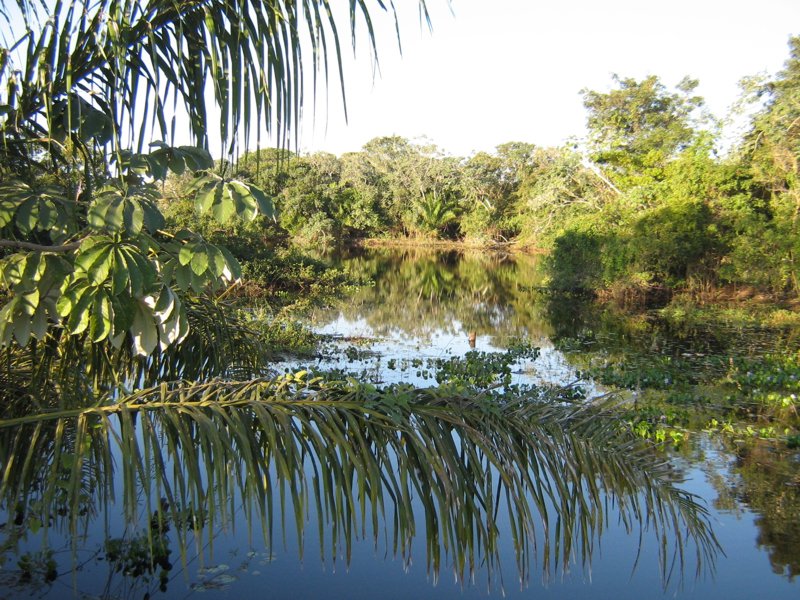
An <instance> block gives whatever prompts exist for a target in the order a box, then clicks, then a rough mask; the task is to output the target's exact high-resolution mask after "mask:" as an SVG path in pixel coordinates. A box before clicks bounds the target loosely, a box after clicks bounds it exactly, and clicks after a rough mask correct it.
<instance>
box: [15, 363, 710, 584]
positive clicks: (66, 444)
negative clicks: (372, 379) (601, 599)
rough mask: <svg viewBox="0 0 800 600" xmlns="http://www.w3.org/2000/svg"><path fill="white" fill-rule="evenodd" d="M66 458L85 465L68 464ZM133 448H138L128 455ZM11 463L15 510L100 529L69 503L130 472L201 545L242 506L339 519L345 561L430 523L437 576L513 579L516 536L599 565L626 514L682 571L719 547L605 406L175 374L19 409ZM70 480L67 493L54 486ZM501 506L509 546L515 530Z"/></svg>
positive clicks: (398, 545)
mask: <svg viewBox="0 0 800 600" xmlns="http://www.w3.org/2000/svg"><path fill="white" fill-rule="evenodd" d="M114 415H117V417H116V418H115V417H114ZM134 417H135V418H134ZM89 425H91V427H90V426H89ZM31 440H33V443H31ZM65 453H71V454H74V456H75V457H76V458H75V462H72V463H71V464H72V465H75V464H79V465H81V467H80V469H77V468H73V469H72V470H69V471H65V470H64V467H63V463H64V461H63V460H61V459H60V458H59V457H60V456H64V455H65ZM116 453H121V455H122V457H123V460H122V461H120V462H119V463H118V464H117V465H114V464H113V463H112V462H111V461H110V458H109V457H111V456H113V455H114V454H116ZM40 457H46V458H45V460H41V458H40ZM0 462H1V464H2V465H3V467H4V469H3V479H2V482H1V483H0V502H2V505H3V506H4V507H5V508H6V509H7V510H11V509H12V507H15V506H24V507H32V506H41V511H42V512H41V514H38V515H37V518H38V519H39V521H40V522H41V523H43V524H47V523H51V522H52V523H58V522H63V521H64V520H65V519H66V520H67V522H68V525H69V527H70V528H71V529H74V530H78V529H79V527H81V526H85V524H81V523H80V521H81V519H83V520H86V519H88V518H90V517H88V516H81V511H80V510H78V511H75V510H70V511H69V512H68V513H66V516H59V515H60V514H64V513H63V512H62V513H59V508H60V507H61V506H63V503H64V502H66V503H67V505H69V506H74V507H78V505H79V504H80V503H81V502H84V503H85V502H87V500H86V499H85V498H86V495H85V494H84V495H83V496H81V498H82V499H81V500H76V495H79V494H81V490H85V488H86V485H87V477H89V476H91V478H92V479H91V481H93V482H96V484H95V485H97V486H98V489H97V497H96V499H92V500H90V501H89V502H90V503H91V506H86V507H85V508H86V510H85V511H83V512H85V514H86V515H91V514H94V512H95V511H96V510H97V509H98V506H97V503H101V502H109V501H110V498H111V497H112V495H113V494H112V492H113V488H112V487H109V486H111V485H112V483H111V482H112V476H113V475H115V476H116V477H117V478H118V479H119V480H120V481H122V482H123V492H122V494H121V502H122V512H123V513H124V514H125V515H127V518H128V519H129V520H130V521H131V522H132V523H134V522H136V519H137V518H141V517H139V515H140V514H141V512H142V509H144V511H145V517H146V518H150V516H152V513H153V510H154V508H153V507H156V506H159V502H158V499H159V498H162V497H163V498H165V499H166V503H167V505H168V506H169V507H170V519H171V525H172V527H173V529H174V530H175V531H176V532H178V537H179V538H180V544H181V548H182V552H184V553H185V551H186V547H187V544H188V543H189V534H192V535H193V536H194V538H195V539H196V540H200V541H201V542H202V541H203V540H206V541H212V539H213V536H212V533H211V532H213V531H215V530H216V528H218V527H219V526H220V525H224V524H226V523H227V524H229V523H230V521H231V520H232V519H233V518H234V515H235V514H236V513H237V508H238V506H240V505H241V506H243V507H244V510H243V514H244V515H245V519H246V521H247V523H246V524H247V527H248V528H249V529H252V528H256V529H257V528H258V524H259V523H260V524H261V531H262V535H263V536H264V538H265V542H266V543H268V544H272V543H274V539H273V538H274V535H275V532H276V531H278V530H283V531H284V534H283V535H285V533H286V531H292V530H293V531H294V534H295V535H296V536H297V538H298V539H299V540H301V541H302V540H303V533H304V528H305V522H306V516H305V515H306V511H307V510H309V509H310V508H311V507H313V508H314V511H315V512H316V515H317V519H318V521H319V524H320V525H323V526H324V527H321V528H320V538H319V540H318V543H319V552H320V555H321V556H322V557H323V558H325V557H329V558H330V559H331V560H335V557H336V556H338V555H344V556H345V557H346V560H349V556H350V551H351V547H352V544H353V542H354V540H356V539H359V538H361V537H368V538H369V537H371V538H373V539H374V541H375V543H376V544H377V543H378V539H379V538H380V537H381V534H382V528H383V526H385V527H388V528H389V530H390V531H389V535H388V536H387V538H386V539H387V543H388V544H389V549H390V550H391V551H392V552H393V553H394V554H395V555H398V556H401V557H403V558H404V559H406V560H410V551H411V544H412V540H413V539H414V537H415V535H416V534H417V531H416V527H417V525H418V524H424V527H425V535H426V540H427V563H428V569H429V571H430V573H431V574H432V575H433V576H434V577H437V576H438V574H439V573H440V571H441V570H442V569H444V568H449V569H450V570H452V571H453V572H454V574H455V575H456V576H457V577H458V578H460V579H462V580H463V579H465V578H467V577H471V576H472V575H473V574H474V573H475V571H477V570H478V569H480V568H482V569H484V570H485V571H486V573H487V576H488V577H489V578H490V579H491V578H493V577H499V578H500V579H501V581H502V573H501V571H500V549H501V546H502V544H504V543H511V544H513V546H514V549H515V553H516V557H517V569H518V570H519V574H520V577H522V578H523V580H527V579H528V577H529V575H530V571H531V563H532V561H533V560H534V559H536V558H538V560H539V562H540V564H541V568H542V569H543V571H544V573H545V574H553V573H555V572H557V571H561V570H566V569H567V568H568V567H569V565H570V564H571V563H572V562H573V561H576V560H577V561H579V562H580V563H582V564H583V565H584V566H585V567H588V566H589V565H590V564H591V559H592V556H593V553H594V550H595V549H596V548H597V546H598V545H599V541H600V538H601V534H602V532H603V530H604V529H605V528H606V527H607V526H608V525H609V524H610V523H613V522H615V521H616V520H619V521H620V522H621V523H622V524H623V526H624V527H625V528H626V529H627V530H628V531H629V532H631V533H637V532H638V534H639V535H640V536H643V535H645V534H647V533H648V532H649V533H650V534H652V536H653V538H654V539H655V540H656V543H657V544H658V548H659V554H660V557H661V560H660V562H659V565H660V568H661V570H662V576H663V577H664V578H665V581H669V578H670V576H671V575H672V573H673V571H675V572H677V573H679V574H680V575H681V576H682V575H683V572H684V570H685V568H686V559H687V555H688V553H689V551H690V549H691V548H692V547H693V548H694V555H695V565H696V568H697V569H698V571H699V570H700V569H701V568H713V563H714V557H715V554H716V552H717V551H718V545H717V542H716V539H715V537H714V535H713V533H712V531H711V529H710V524H709V522H708V514H707V512H706V510H705V509H704V508H703V507H702V506H701V505H700V504H699V503H698V501H697V498H695V497H694V496H693V495H691V494H690V493H688V492H685V491H683V490H681V489H680V488H678V487H676V486H675V484H674V483H673V481H672V477H671V472H670V470H669V469H668V468H667V466H666V465H665V464H664V463H663V462H662V461H661V460H660V459H659V458H658V457H657V456H656V455H655V454H654V453H653V452H652V450H651V449H650V448H649V447H648V446H647V445H643V444H642V443H641V442H639V441H637V440H634V439H632V438H631V437H626V435H625V434H624V433H623V430H621V428H620V427H619V424H618V423H617V421H616V420H615V419H613V418H611V417H610V416H609V414H607V413H606V412H605V410H604V409H603V408H601V407H580V408H569V407H565V406H563V405H560V404H559V405H554V404H550V403H547V402H534V401H520V402H506V403H502V402H498V400H497V399H496V398H490V397H488V396H480V395H477V396H476V395H474V394H466V393H461V392H459V391H458V390H449V391H448V390H443V389H424V390H423V389H412V388H407V387H395V388H389V389H387V390H377V389H375V388H374V387H372V386H366V385H360V384H355V383H352V382H351V383H346V382H339V383H336V382H333V383H330V382H329V383H325V384H321V383H319V382H315V381H311V382H309V381H306V380H305V379H304V378H303V377H294V376H286V377H282V378H279V379H275V380H269V379H256V380H251V381H248V382H238V383H230V382H228V383H225V382H220V381H214V382H210V383H206V384H196V385H188V386H187V385H172V386H170V385H166V384H162V385H160V386H158V387H156V388H150V389H147V390H142V391H140V392H137V393H135V394H133V395H131V396H129V397H127V398H125V400H124V401H122V402H119V403H116V404H113V405H109V406H103V407H96V408H91V409H75V410H73V411H61V412H60V413H58V414H52V415H42V414H37V415H32V416H29V417H21V418H17V419H11V420H6V421H4V422H2V423H0ZM117 469H119V470H120V472H118V473H115V470H117ZM32 482H39V484H38V485H32ZM53 485H57V486H58V489H60V490H65V491H66V495H61V496H55V495H53V494H52V493H50V492H49V490H50V489H51V487H52V486H53ZM100 488H102V489H100ZM140 491H141V492H142V494H141V496H140ZM142 497H143V498H144V499H145V506H144V507H143V506H142V502H143V501H142ZM276 507H277V508H278V509H279V514H280V517H279V518H278V516H277V515H276V514H275V508H276ZM500 511H504V512H505V513H506V518H507V520H508V522H509V523H510V529H511V531H510V534H511V539H510V540H505V539H504V538H503V533H502V532H501V531H500V530H499V529H498V526H497V519H498V515H499V514H500ZM186 514H191V515H196V516H197V517H196V518H195V519H194V520H190V521H187V520H186V518H185V515H186ZM278 519H279V520H278ZM382 523H383V524H385V525H383V526H382V525H381V524H382ZM47 526H48V525H45V529H46V527H47ZM201 545H202V543H201ZM300 547H301V552H302V548H303V546H302V544H301V546H300Z"/></svg>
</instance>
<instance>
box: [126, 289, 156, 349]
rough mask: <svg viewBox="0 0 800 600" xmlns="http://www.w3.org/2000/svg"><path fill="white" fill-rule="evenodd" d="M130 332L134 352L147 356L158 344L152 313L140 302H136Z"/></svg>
mask: <svg viewBox="0 0 800 600" xmlns="http://www.w3.org/2000/svg"><path fill="white" fill-rule="evenodd" d="M130 332H131V336H133V349H134V352H136V354H138V355H140V356H149V355H150V354H152V353H153V351H154V350H155V349H156V347H157V346H158V329H157V328H156V324H155V323H154V322H153V313H152V312H151V311H150V308H149V307H148V306H147V305H146V304H144V303H142V302H139V303H137V304H136V308H135V311H134V314H133V323H132V324H131V327H130Z"/></svg>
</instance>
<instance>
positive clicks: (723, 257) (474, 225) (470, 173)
mask: <svg viewBox="0 0 800 600" xmlns="http://www.w3.org/2000/svg"><path fill="white" fill-rule="evenodd" d="M697 86H698V82H697V81H695V80H691V79H689V78H686V79H684V80H683V81H682V82H681V83H680V84H678V85H677V86H676V87H675V88H674V89H669V88H668V87H666V86H665V85H664V84H663V83H662V82H661V81H660V80H659V78H658V77H655V76H651V77H647V78H646V79H643V80H641V81H639V80H635V79H630V78H622V77H616V76H615V77H614V80H613V87H612V89H611V90H610V91H608V92H597V91H592V90H583V92H582V95H583V101H584V105H585V107H586V111H587V128H588V131H589V136H588V140H587V141H586V142H585V144H582V145H578V144H577V143H575V144H569V145H565V146H562V147H557V148H546V147H540V146H536V145H534V144H532V143H523V142H509V143H506V144H502V145H500V146H498V147H497V149H496V151H495V152H493V153H486V152H480V153H477V154H475V155H473V156H470V157H468V158H460V157H453V156H448V155H445V154H444V153H443V152H441V151H440V150H439V149H438V148H437V147H436V146H435V145H433V144H432V143H428V142H425V141H422V142H419V141H412V140H408V139H405V138H403V137H399V136H390V137H378V138H375V139H373V140H372V141H370V142H368V143H367V144H365V146H364V147H363V149H362V150H361V151H359V152H350V153H346V154H343V155H342V156H338V157H337V156H334V155H332V154H328V153H314V154H308V155H294V154H291V155H289V154H287V153H284V152H282V151H279V150H275V149H269V150H260V151H257V152H249V153H246V154H245V155H244V156H242V157H241V158H240V160H239V161H238V162H237V163H236V165H235V167H232V168H231V169H230V170H231V171H232V175H233V176H235V177H238V178H241V179H243V180H245V181H249V182H251V183H254V184H255V185H257V186H258V187H260V188H261V189H263V190H265V191H266V192H267V193H268V194H269V195H270V196H271V197H272V198H274V200H275V206H276V208H277V222H276V224H271V223H270V222H268V221H262V222H260V223H259V225H258V226H257V228H270V229H269V231H270V233H269V235H268V236H267V237H268V238H272V239H274V238H275V237H276V234H278V233H280V232H285V233H286V234H288V236H290V237H291V238H292V239H293V240H294V241H296V242H299V243H301V244H305V245H324V246H330V245H334V244H340V243H343V242H344V243H347V242H352V241H355V240H362V239H365V238H381V239H384V240H398V239H402V240H407V241H410V242H417V243H424V242H431V241H437V240H438V241H457V242H463V243H465V244H469V245H491V244H512V245H513V246H515V247H518V248H524V249H527V250H534V251H544V252H547V253H548V255H549V263H550V267H551V269H550V271H551V282H550V285H551V286H552V287H554V288H557V289H606V290H609V289H611V290H614V289H617V290H620V289H624V290H631V289H643V290H646V289H651V288H654V287H669V288H683V289H693V290H698V289H709V288H716V287H720V286H725V285H730V284H734V285H736V286H747V287H750V288H754V289H759V290H762V291H768V292H771V293H773V294H778V295H782V294H790V295H796V294H797V293H798V291H800V280H798V277H799V276H800V264H798V254H800V235H799V234H800V232H798V226H800V223H798V215H800V188H799V186H800V182H798V174H799V173H800V171H799V170H798V169H800V167H798V160H799V159H800V150H798V142H799V141H800V38H798V37H796V38H793V39H792V40H791V41H790V57H789V59H788V61H787V62H786V64H785V68H784V70H783V71H781V72H780V73H778V74H777V75H775V76H774V77H772V78H767V77H761V78H760V79H759V78H751V79H748V80H746V82H745V83H744V84H743V94H742V98H741V99H740V101H739V103H738V104H739V110H740V113H743V112H746V114H747V116H748V118H749V119H750V120H749V127H748V130H747V132H746V134H745V135H744V136H743V137H742V138H741V139H740V140H738V141H737V142H736V143H735V144H734V145H732V146H731V147H730V148H726V149H725V151H724V152H722V151H720V147H721V146H722V145H723V142H722V139H721V137H722V126H721V122H720V121H719V120H717V119H715V118H714V117H713V116H711V115H710V114H709V113H708V111H707V110H706V109H705V106H704V102H703V99H702V98H701V97H699V96H697V95H696V94H695V91H696V88H697ZM168 188H169V189H168V193H167V197H168V198H169V199H170V200H169V201H170V206H169V207H168V208H167V209H166V212H167V213H168V214H169V215H170V216H172V218H173V219H177V221H178V222H184V223H187V224H189V223H191V224H192V225H193V226H195V227H197V226H198V225H197V223H196V222H194V220H193V219H192V211H193V209H192V208H191V200H190V199H189V196H192V195H193V194H194V190H195V189H196V186H195V185H194V184H193V181H192V177H191V176H189V175H185V176H183V177H178V178H173V179H172V180H171V181H170V182H169V184H168ZM176 198H186V202H184V203H180V202H175V199H176Z"/></svg>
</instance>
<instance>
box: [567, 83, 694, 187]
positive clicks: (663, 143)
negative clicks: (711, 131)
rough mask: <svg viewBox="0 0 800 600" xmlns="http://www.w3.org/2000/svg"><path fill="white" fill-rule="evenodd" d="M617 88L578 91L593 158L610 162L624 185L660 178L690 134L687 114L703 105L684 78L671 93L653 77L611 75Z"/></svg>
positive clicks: (691, 136) (687, 140)
mask: <svg viewBox="0 0 800 600" xmlns="http://www.w3.org/2000/svg"><path fill="white" fill-rule="evenodd" d="M613 79H614V83H615V84H616V86H618V87H617V89H613V90H611V91H610V92H608V93H602V92H595V91H591V90H583V92H582V93H583V103H584V106H585V107H586V109H587V110H588V111H589V116H588V119H587V125H588V128H589V132H590V139H591V145H592V152H593V155H592V158H593V159H594V160H595V161H596V162H598V163H599V164H601V165H607V166H609V167H610V168H611V169H612V171H613V172H614V174H615V177H616V178H618V181H619V182H620V183H621V184H622V185H624V186H625V187H626V188H627V187H630V186H631V185H636V184H637V183H638V182H639V181H641V180H642V178H644V180H645V181H646V180H647V179H660V178H661V174H662V171H663V168H664V166H665V165H666V163H667V162H668V161H669V160H670V159H671V158H672V157H673V156H674V155H675V154H676V153H677V152H679V151H680V150H682V149H683V148H684V147H686V145H687V144H688V143H689V142H690V141H691V139H692V138H693V136H694V129H693V127H692V125H693V123H692V114H693V113H694V112H695V111H696V110H697V109H698V108H699V107H701V106H702V104H703V100H702V98H700V97H697V96H692V95H691V94H692V92H693V91H694V90H695V88H696V87H697V85H698V82H697V81H695V80H691V79H689V78H688V77H687V78H685V79H684V80H683V81H681V82H680V83H679V84H678V86H677V91H676V92H673V93H670V92H668V91H667V89H666V88H665V87H664V85H663V84H662V83H661V82H660V81H659V79H658V78H657V77H654V76H650V77H647V78H645V79H644V80H642V81H636V80H635V79H631V78H620V77H619V76H618V75H614V76H613Z"/></svg>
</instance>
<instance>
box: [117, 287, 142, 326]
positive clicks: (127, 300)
mask: <svg viewBox="0 0 800 600" xmlns="http://www.w3.org/2000/svg"><path fill="white" fill-rule="evenodd" d="M138 304H139V302H138V300H136V299H134V298H131V297H130V296H128V295H124V296H112V297H111V308H112V310H113V314H114V331H115V332H123V333H124V332H126V331H127V330H128V329H130V328H131V326H132V325H133V318H134V316H135V314H136V307H137V305H138Z"/></svg>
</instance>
